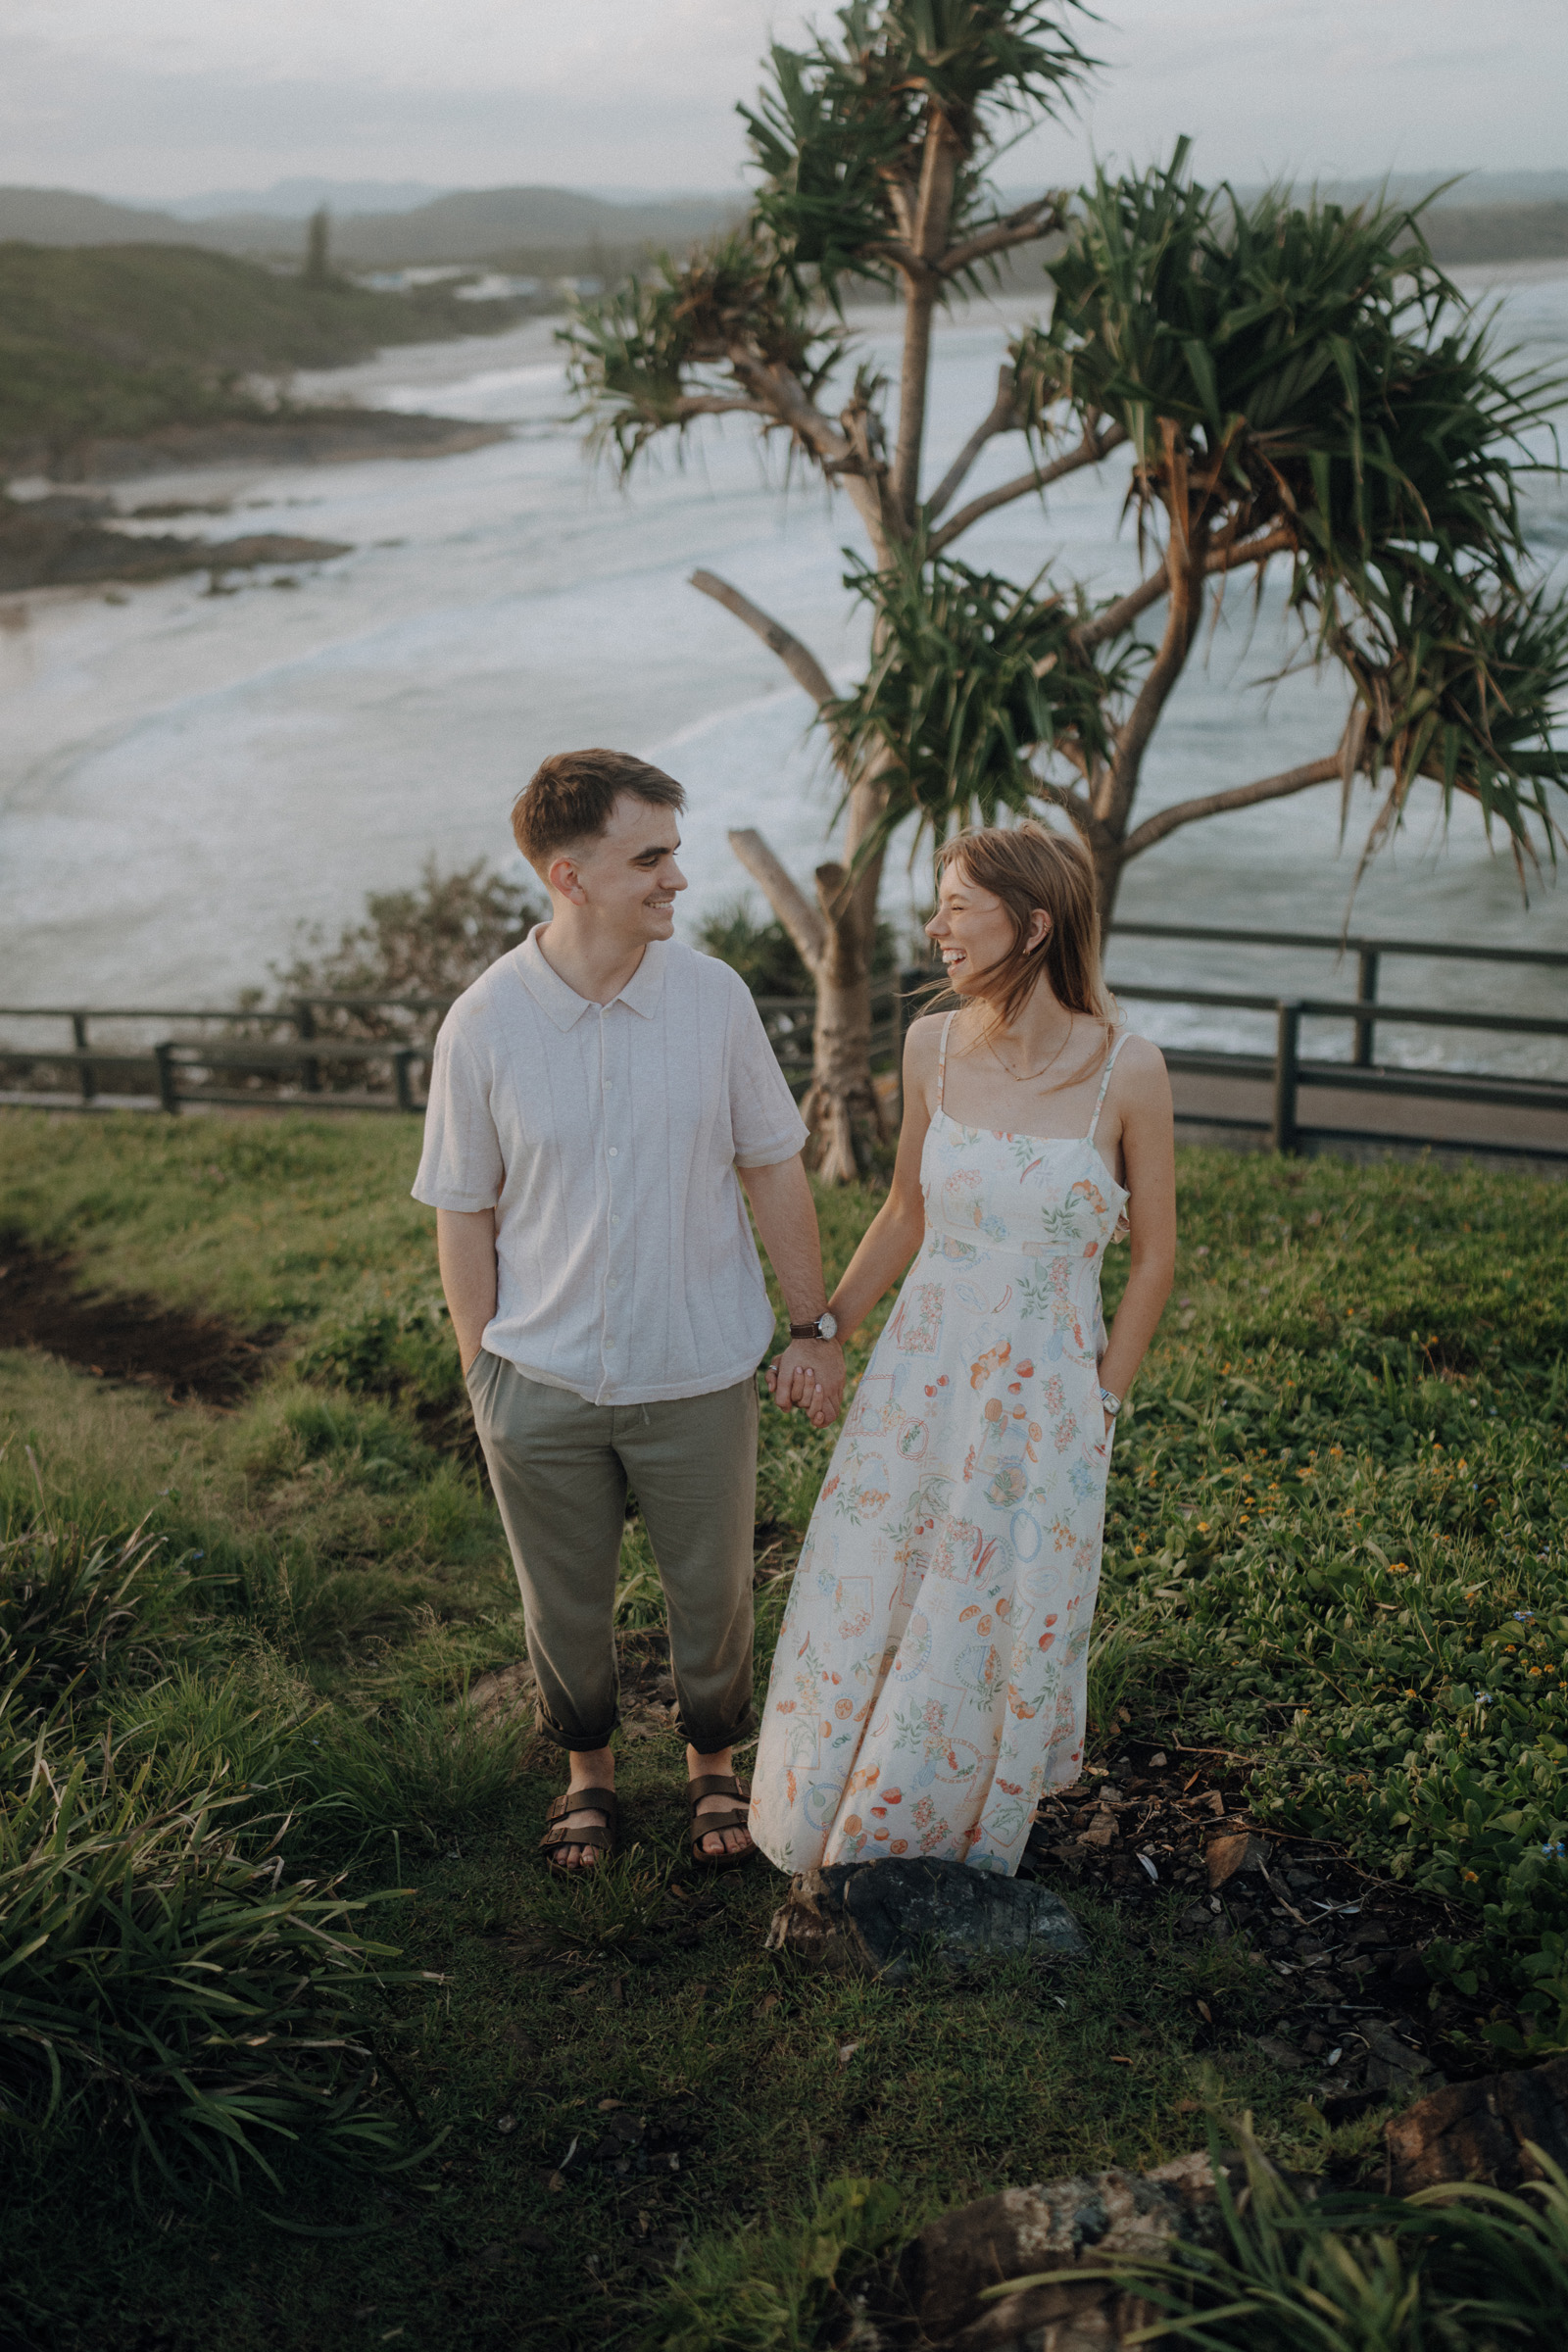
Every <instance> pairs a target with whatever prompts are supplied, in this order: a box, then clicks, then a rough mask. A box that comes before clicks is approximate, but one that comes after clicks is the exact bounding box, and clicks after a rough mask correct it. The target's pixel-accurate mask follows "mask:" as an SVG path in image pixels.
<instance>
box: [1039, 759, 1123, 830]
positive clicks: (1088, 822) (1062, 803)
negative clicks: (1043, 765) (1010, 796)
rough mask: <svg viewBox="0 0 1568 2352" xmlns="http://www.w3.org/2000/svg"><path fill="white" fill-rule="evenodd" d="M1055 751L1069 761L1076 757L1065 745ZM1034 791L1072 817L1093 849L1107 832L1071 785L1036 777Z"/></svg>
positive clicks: (1080, 794) (1047, 777)
mask: <svg viewBox="0 0 1568 2352" xmlns="http://www.w3.org/2000/svg"><path fill="white" fill-rule="evenodd" d="M1054 749H1055V750H1057V751H1058V752H1061V753H1062V754H1063V755H1064V757H1066V758H1068V759H1074V757H1075V755H1074V754H1072V753H1071V752H1069V751H1068V750H1067V747H1066V745H1065V744H1057V745H1055V746H1054ZM1034 789H1035V791H1036V792H1037V793H1038V794H1039V796H1040V798H1041V799H1042V800H1043V801H1049V802H1050V803H1051V805H1052V807H1053V808H1054V809H1062V810H1063V811H1064V812H1065V814H1066V815H1068V816H1070V817H1071V819H1072V821H1073V823H1074V824H1075V825H1076V826H1077V828H1078V831H1079V832H1080V833H1081V834H1082V835H1083V837H1084V839H1085V841H1086V842H1087V843H1089V845H1090V846H1091V848H1092V847H1093V846H1094V844H1095V843H1096V842H1097V841H1098V840H1100V839H1101V838H1102V837H1103V834H1104V831H1105V828H1104V826H1103V824H1102V823H1101V821H1100V819H1099V817H1098V816H1097V815H1096V814H1095V812H1094V810H1093V809H1091V808H1090V806H1089V803H1088V802H1087V801H1086V800H1085V799H1084V796H1083V794H1082V793H1081V792H1074V790H1073V788H1072V786H1071V785H1070V784H1055V783H1053V782H1052V780H1051V778H1050V777H1049V776H1036V777H1035V780H1034Z"/></svg>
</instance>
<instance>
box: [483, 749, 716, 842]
mask: <svg viewBox="0 0 1568 2352" xmlns="http://www.w3.org/2000/svg"><path fill="white" fill-rule="evenodd" d="M623 792H630V793H635V795H636V796H637V798H638V800H640V801H648V802H650V803H651V804H652V806H653V807H654V808H656V809H684V808H685V806H686V792H685V788H684V786H683V785H680V784H677V783H676V781H675V779H674V777H673V776H666V775H665V773H664V771H663V769H662V767H650V765H649V764H648V761H647V760H634V759H633V758H632V756H631V754H630V752H605V751H591V752H553V753H552V754H551V756H550V758H549V759H548V760H541V762H540V764H539V766H538V767H537V768H536V769H535V771H534V773H533V775H532V776H530V778H529V779H528V782H527V783H526V784H525V785H524V786H523V788H522V790H521V792H519V793H518V795H517V797H516V799H515V801H514V802H513V804H512V830H513V834H514V837H515V840H516V844H517V847H518V849H519V850H520V851H521V852H522V854H523V856H524V857H525V858H527V860H528V863H529V864H530V865H535V866H543V865H544V864H545V862H546V860H547V859H549V858H553V857H554V856H555V854H556V852H557V851H558V850H564V849H567V848H569V847H570V845H571V843H572V842H574V841H592V840H596V839H597V838H598V836H599V835H600V834H601V833H603V831H604V829H605V827H606V826H607V825H608V824H609V822H610V816H611V811H612V809H613V808H614V806H615V802H616V800H617V799H618V798H619V796H620V794H621V793H623Z"/></svg>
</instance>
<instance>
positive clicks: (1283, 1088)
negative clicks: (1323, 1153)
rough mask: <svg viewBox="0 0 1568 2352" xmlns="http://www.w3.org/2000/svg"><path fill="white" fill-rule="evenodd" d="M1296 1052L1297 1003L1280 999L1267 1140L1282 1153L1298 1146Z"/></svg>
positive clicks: (1298, 1045)
mask: <svg viewBox="0 0 1568 2352" xmlns="http://www.w3.org/2000/svg"><path fill="white" fill-rule="evenodd" d="M1300 1051H1301V1007H1300V1005H1299V1002H1297V1001H1294V1000H1292V1001H1289V1002H1287V1001H1285V1000H1282V1001H1281V1004H1280V1007H1279V1039H1278V1044H1277V1045H1276V1047H1275V1050H1274V1123H1273V1127H1272V1130H1271V1132H1270V1135H1269V1142H1270V1145H1271V1147H1272V1149H1273V1150H1274V1151H1276V1152H1286V1153H1290V1152H1296V1151H1297V1150H1298V1148H1299V1146H1298V1140H1297V1130H1296V1090H1297V1086H1298V1084H1299V1069H1300Z"/></svg>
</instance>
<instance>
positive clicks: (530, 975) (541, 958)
mask: <svg viewBox="0 0 1568 2352" xmlns="http://www.w3.org/2000/svg"><path fill="white" fill-rule="evenodd" d="M517 971H518V974H519V976H520V978H521V980H522V984H523V986H524V987H525V988H526V989H527V991H528V994H529V995H530V996H531V997H532V999H533V1001H534V1003H535V1004H536V1005H538V1006H539V1008H540V1010H541V1011H542V1012H546V1013H548V1014H549V1016H550V1018H551V1019H552V1020H553V1021H554V1022H555V1024H556V1027H557V1028H558V1029H562V1030H565V1029H572V1028H574V1027H575V1026H576V1024H577V1022H578V1021H580V1020H581V1018H582V1016H583V1014H584V1013H585V1012H598V1011H600V1010H602V1009H604V1008H603V1007H601V1006H600V1005H594V1004H592V1003H591V1002H590V1001H589V999H588V998H587V997H579V996H578V994H577V991H576V990H575V989H574V988H568V987H567V985H566V983H565V981H564V980H563V978H562V977H561V974H560V973H559V972H558V971H557V970H556V969H555V966H554V965H553V964H552V963H550V962H549V961H548V959H547V958H546V956H545V952H544V950H543V948H541V947H540V945H539V940H538V935H537V933H535V932H533V931H530V932H529V934H528V936H527V938H526V939H525V940H524V941H523V943H522V945H521V947H520V948H519V949H518V950H517ZM663 990H664V942H663V941H662V940H651V941H650V942H649V944H648V946H647V947H646V948H645V949H644V951H643V959H642V961H641V963H640V964H639V965H638V966H637V969H636V970H635V971H634V972H633V974H632V976H631V978H630V979H629V980H628V981H627V983H626V985H625V987H624V988H623V989H622V990H621V991H620V994H619V995H618V996H615V997H612V998H611V1000H610V1002H611V1004H612V1005H625V1006H626V1007H627V1008H628V1010H630V1011H632V1012H635V1013H639V1014H640V1015H641V1016H642V1018H643V1019H644V1020H645V1021H647V1020H652V1019H653V1017H654V1015H655V1013H656V1012H657V1011H658V1009H659V1005H660V1000H661V998H662V995H663Z"/></svg>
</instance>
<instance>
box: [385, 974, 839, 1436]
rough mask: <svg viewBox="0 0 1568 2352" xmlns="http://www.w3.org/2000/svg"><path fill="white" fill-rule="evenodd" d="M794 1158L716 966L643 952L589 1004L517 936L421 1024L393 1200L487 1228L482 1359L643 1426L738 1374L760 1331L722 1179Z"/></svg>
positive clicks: (784, 1111)
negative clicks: (468, 1212)
mask: <svg viewBox="0 0 1568 2352" xmlns="http://www.w3.org/2000/svg"><path fill="white" fill-rule="evenodd" d="M805 1141H806V1126H805V1122H804V1121H803V1120H802V1118H801V1114H800V1112H799V1111H798V1110H797V1109H796V1107H795V1103H794V1099H793V1097H792V1096H791V1094H790V1090H789V1088H788V1087H787V1086H786V1085H785V1083H784V1077H783V1073H782V1072H781V1070H780V1069H779V1066H778V1062H777V1059H776V1058H775V1056H774V1054H773V1050H772V1048H771V1047H770V1046H769V1044H768V1042H767V1037H766V1033H765V1032H764V1030H763V1028H762V1024H761V1020H760V1017H759V1015H758V1010H757V1007H756V1005H754V1004H753V1002H752V999H751V995H750V993H749V991H748V990H747V988H746V986H745V983H744V982H743V981H742V980H741V979H740V977H739V975H738V974H737V973H735V972H733V971H731V970H730V968H729V966H728V964H724V963H720V962H719V961H718V960H717V958H716V957H715V956H702V955H699V954H698V953H697V952H696V950H695V949H692V948H688V947H684V946H682V945H681V944H680V943H679V942H678V941H675V940H661V941H656V942H655V943H654V944H653V945H652V946H650V947H649V948H648V949H647V950H646V952H645V953H644V956H643V959H642V962H641V963H640V964H639V965H638V967H637V969H636V971H635V973H634V974H633V975H632V977H631V979H630V980H628V981H627V983H626V986H625V987H624V988H623V989H622V990H621V992H620V994H619V996H618V997H615V998H614V999H613V1001H612V1002H611V1003H610V1004H608V1005H592V1004H590V1003H589V1002H588V1000H587V999H586V998H585V997H579V996H578V995H577V993H576V991H575V990H574V989H570V988H568V987H567V986H566V983H565V982H564V980H563V979H562V978H561V976H560V974H559V973H557V972H555V971H553V970H552V969H551V966H550V965H549V963H547V962H546V960H545V956H544V954H543V951H542V950H541V949H540V947H539V945H538V938H537V935H536V934H530V935H529V937H528V938H527V939H526V940H524V942H523V944H522V946H521V947H520V948H515V949H514V950H513V951H512V953H511V954H510V955H508V956H502V958H501V960H500V962H499V963H493V964H492V965H491V967H490V969H489V970H488V971H487V972H486V973H485V974H484V976H483V978H482V979H479V980H476V981H475V982H474V984H473V986H472V988H470V989H468V990H466V993H465V994H464V995H463V996H461V997H460V998H459V999H458V1001H457V1003H456V1004H455V1005H453V1007H452V1009H451V1011H450V1012H449V1013H448V1014H447V1017H446V1019H445V1020H444V1021H443V1023H442V1024H441V1033H440V1036H439V1037H438V1038H437V1040H436V1047H435V1061H434V1066H433V1068H432V1069H431V1072H430V1103H429V1108H428V1109H427V1111H426V1112H425V1120H424V1152H423V1155H422V1156H421V1158H420V1161H419V1173H418V1175H417V1178H416V1180H415V1185H414V1198H415V1199H416V1201H424V1202H425V1204H426V1205H427V1206H428V1207H431V1208H456V1209H476V1208H490V1207H494V1209H495V1210H496V1264H497V1298H496V1312H495V1319H494V1321H493V1322H491V1323H490V1324H489V1325H488V1326H487V1328H486V1330H485V1334H484V1345H485V1347H486V1348H488V1349H489V1351H490V1352H491V1354H492V1355H500V1356H505V1357H506V1358H508V1360H509V1361H510V1362H512V1363H514V1364H515V1365H516V1367H517V1369H518V1370H519V1371H520V1372H524V1373H526V1374H527V1376H528V1378H529V1379H530V1380H538V1381H543V1382H545V1383H547V1384H548V1385H549V1386H550V1387H552V1388H558V1389H570V1390H571V1391H572V1392H573V1393H574V1394H575V1395H576V1396H578V1397H585V1398H587V1400H588V1401H589V1402H590V1403H593V1404H652V1403H655V1402H656V1401H657V1400H659V1399H660V1398H662V1397H703V1396H707V1395H708V1394H710V1393H711V1391H712V1390H715V1389H727V1388H730V1387H731V1386H733V1384H734V1383H735V1382H736V1381H739V1380H744V1379H746V1378H747V1376H748V1375H749V1374H750V1373H752V1372H754V1371H755V1370H756V1369H757V1366H758V1364H759V1362H760V1360H761V1357H762V1355H763V1354H764V1353H765V1351H766V1348H767V1345H768V1342H769V1341H770V1339H771V1338H772V1336H773V1310H772V1308H771V1306H770V1305H769V1304H768V1300H767V1292H766V1289H765V1287H764V1285H763V1281H762V1269H761V1266H760V1262H759V1260H758V1255H757V1246H756V1244H755V1242H754V1241H753V1239H752V1229H751V1225H750V1223H749V1221H748V1218H747V1215H746V1204H745V1201H743V1199H742V1197H741V1188H740V1185H739V1182H738V1181H737V1178H736V1174H735V1171H736V1169H737V1168H738V1167H741V1168H765V1167H771V1166H772V1165H773V1164H774V1163H775V1162H776V1161H778V1160H783V1159H792V1158H793V1157H794V1156H795V1154H796V1152H799V1151H800V1149H801V1147H802V1145H803V1144H804V1143H805Z"/></svg>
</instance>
